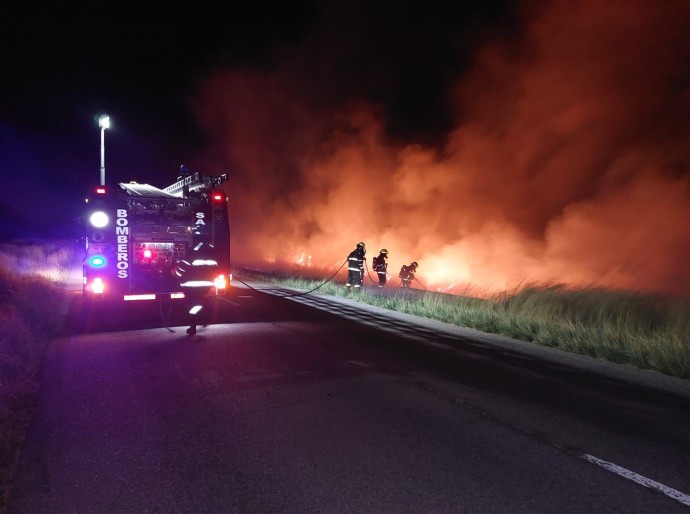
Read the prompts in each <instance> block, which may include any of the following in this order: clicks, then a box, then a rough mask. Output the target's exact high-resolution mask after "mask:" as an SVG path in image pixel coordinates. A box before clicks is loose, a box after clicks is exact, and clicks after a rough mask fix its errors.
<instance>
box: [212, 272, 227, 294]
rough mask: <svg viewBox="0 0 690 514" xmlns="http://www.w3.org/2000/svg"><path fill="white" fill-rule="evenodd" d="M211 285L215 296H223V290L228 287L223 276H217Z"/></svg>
mask: <svg viewBox="0 0 690 514" xmlns="http://www.w3.org/2000/svg"><path fill="white" fill-rule="evenodd" d="M213 283H214V285H215V286H216V294H225V289H226V288H227V287H228V281H227V279H226V277H225V275H218V276H217V277H216V278H215V279H214V280H213Z"/></svg>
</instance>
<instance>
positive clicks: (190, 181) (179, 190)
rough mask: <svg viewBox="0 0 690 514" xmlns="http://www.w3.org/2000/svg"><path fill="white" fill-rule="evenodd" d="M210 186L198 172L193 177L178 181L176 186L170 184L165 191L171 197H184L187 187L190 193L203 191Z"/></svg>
mask: <svg viewBox="0 0 690 514" xmlns="http://www.w3.org/2000/svg"><path fill="white" fill-rule="evenodd" d="M209 185H210V182H209V183H208V184H206V183H204V180H203V179H202V178H201V175H199V172H198V171H197V172H196V173H194V174H192V175H189V176H187V177H185V178H183V179H180V180H178V181H177V182H175V183H174V184H170V185H169V186H168V187H164V188H163V191H164V192H166V193H168V194H169V195H173V196H176V197H182V196H183V191H184V187H185V186H188V187H189V191H196V190H197V189H201V188H202V187H207V186H209Z"/></svg>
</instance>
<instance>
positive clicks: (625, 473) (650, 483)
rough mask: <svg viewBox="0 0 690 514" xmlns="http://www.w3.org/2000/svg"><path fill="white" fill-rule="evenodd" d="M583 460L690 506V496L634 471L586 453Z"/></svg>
mask: <svg viewBox="0 0 690 514" xmlns="http://www.w3.org/2000/svg"><path fill="white" fill-rule="evenodd" d="M580 457H582V458H583V459H585V460H586V461H589V462H592V463H594V464H596V465H597V466H601V467H602V468H604V469H606V470H608V471H611V472H612V473H615V474H617V475H620V476H622V477H623V478H627V479H628V480H632V481H633V482H637V483H638V484H640V485H643V486H645V487H647V488H649V489H656V490H657V491H659V492H660V493H664V494H665V495H666V496H668V497H670V498H673V499H674V500H676V501H679V502H680V503H682V504H683V505H687V506H690V496H689V495H687V494H685V493H681V492H680V491H676V490H675V489H672V488H671V487H667V486H665V485H664V484H660V483H659V482H655V481H654V480H652V479H650V478H647V477H643V476H642V475H638V474H637V473H635V472H634V471H630V470H629V469H625V468H623V467H621V466H618V465H616V464H613V463H612V462H606V461H605V460H601V459H598V458H596V457H595V456H593V455H589V454H587V453H585V454H583V455H580Z"/></svg>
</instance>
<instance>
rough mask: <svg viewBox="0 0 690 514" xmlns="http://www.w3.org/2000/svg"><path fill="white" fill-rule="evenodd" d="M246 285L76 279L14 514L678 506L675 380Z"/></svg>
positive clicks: (47, 372)
mask: <svg viewBox="0 0 690 514" xmlns="http://www.w3.org/2000/svg"><path fill="white" fill-rule="evenodd" d="M249 285H251V286H252V287H255V288H263V289H264V291H263V292H261V291H256V290H254V289H248V288H246V287H245V286H243V285H242V284H239V283H236V286H241V287H234V288H233V289H232V291H231V294H229V295H228V296H227V297H226V298H224V299H222V300H220V301H218V302H216V304H215V306H214V309H212V311H210V312H209V313H208V318H207V322H208V324H207V325H206V326H202V327H200V329H199V332H198V334H197V335H196V336H188V335H187V334H186V333H185V328H186V327H185V326H183V325H182V323H183V320H182V318H180V317H179V316H178V314H177V313H176V312H175V311H172V312H170V313H169V312H168V311H167V308H165V306H164V307H163V308H161V307H159V306H155V305H154V306H148V307H145V306H135V307H132V306H130V307H129V309H127V310H123V309H122V308H118V309H104V310H100V311H88V310H84V309H83V308H82V306H81V304H80V301H79V298H78V296H74V298H73V302H72V304H71V307H70V312H69V316H68V322H67V324H66V326H65V334H64V336H63V337H61V338H59V339H57V340H56V341H54V343H53V344H52V345H51V347H50V349H49V351H48V353H47V355H46V359H45V363H44V371H43V377H42V386H41V403H40V407H39V411H38V413H37V418H36V420H35V423H34V424H33V426H32V427H31V429H30V432H29V434H28V438H27V441H26V445H25V448H24V451H23V454H22V459H21V462H20V467H19V473H18V477H17V482H16V489H15V492H14V495H13V498H12V500H11V503H10V512H12V513H43V512H45V513H48V512H50V513H67V512H70V513H72V512H78V513H81V512H89V513H92V512H99V513H100V512H113V513H120V512H122V513H134V512H137V513H138V512H142V513H143V512H161V513H177V512H180V513H187V512H189V513H215V512H218V513H235V512H237V513H268V512H279V513H293V512H294V513H311V512H314V513H321V512H328V513H346V512H347V513H349V512H353V513H355V512H356V513H359V512H367V513H368V512H377V513H379V512H395V513H397V512H410V513H417V512H419V513H437V512H438V513H441V512H481V513H492V512H496V513H498V512H500V513H504V512H511V513H515V512H530V513H540V512H561V513H562V512H626V513H635V512H645V513H649V512H664V513H667V512H669V513H670V512H688V508H689V507H690V496H688V494H690V473H688V471H687V470H688V469H690V408H689V407H690V387H688V384H687V381H680V380H670V379H668V380H667V379H665V378H664V377H660V376H658V375H656V374H650V373H648V372H638V371H635V370H631V369H629V368H624V367H621V366H615V365H609V364H606V363H602V362H599V361H592V360H589V359H584V358H579V357H572V356H568V355H565V354H563V353H562V352H558V351H555V350H550V349H541V348H535V347H534V346H532V345H528V344H525V343H518V342H516V341H511V340H506V339H503V338H496V337H493V336H487V335H484V334H480V333H476V332H473V331H469V330H461V329H454V328H451V327H448V326H443V325H442V324H435V323H431V322H427V321H423V320H417V319H416V318H412V317H409V316H404V315H399V314H393V313H389V312H387V311H383V310H382V309H376V308H372V307H365V306H363V305H361V304H359V303H356V302H354V301H342V300H339V301H336V300H334V299H332V298H327V297H320V296H315V295H306V296H300V295H296V294H295V293H293V292H290V291H288V290H284V289H283V290H279V289H276V288H275V287H273V286H268V285H265V284H264V285H261V284H256V283H249ZM283 296H288V298H283ZM602 461H604V462H602ZM606 463H610V464H606Z"/></svg>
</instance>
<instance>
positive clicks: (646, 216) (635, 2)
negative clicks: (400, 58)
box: [196, 0, 690, 296]
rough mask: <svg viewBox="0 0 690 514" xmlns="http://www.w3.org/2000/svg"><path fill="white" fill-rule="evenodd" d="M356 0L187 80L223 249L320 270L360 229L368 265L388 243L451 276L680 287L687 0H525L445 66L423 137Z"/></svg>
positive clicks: (487, 284) (466, 282)
mask: <svg viewBox="0 0 690 514" xmlns="http://www.w3.org/2000/svg"><path fill="white" fill-rule="evenodd" d="M354 14H356V13H348V14H347V15H345V14H343V13H339V12H337V10H334V9H333V8H332V9H331V10H329V11H328V12H326V13H324V14H323V16H322V19H321V22H320V24H319V25H318V27H317V28H316V30H315V31H314V32H313V33H312V34H311V35H310V36H309V38H307V39H306V40H304V41H302V42H301V43H300V44H296V45H295V46H293V47H291V48H289V49H282V52H281V53H280V54H279V55H278V56H277V57H276V63H275V66H274V67H273V68H271V69H270V70H269V71H266V70H262V71H251V72H248V71H246V70H244V71H238V70H232V69H227V70H219V71H217V72H215V73H214V74H213V75H211V76H209V77H207V80H206V82H205V83H204V85H203V88H202V90H201V91H200V94H199V96H198V99H197V103H196V110H197V114H198V117H199V120H200V121H201V123H202V125H203V126H204V128H205V130H206V131H207V133H208V134H211V135H212V137H213V141H212V144H211V145H210V146H209V148H208V149H207V150H208V152H207V154H206V155H207V158H206V161H207V165H208V166H209V167H213V168H214V169H217V168H218V167H219V166H222V167H224V168H227V170H228V171H229V174H230V177H231V179H230V181H229V182H228V183H227V190H228V194H229V198H230V205H231V206H230V213H231V216H232V223H233V238H232V241H233V247H232V257H233V261H234V262H236V263H238V264H250V265H255V266H265V265H266V264H267V263H268V264H275V265H277V264H278V263H284V264H292V265H295V266H312V267H314V268H318V269H321V270H324V271H331V270H333V271H334V270H335V269H337V268H338V267H339V266H340V265H341V264H342V263H343V262H344V260H345V258H346V256H347V254H348V253H349V252H350V251H351V250H352V249H353V248H354V246H355V244H356V243H357V242H358V241H364V242H366V244H367V251H368V254H367V257H368V258H369V264H370V263H371V260H370V258H371V257H373V256H374V255H376V254H378V251H379V250H380V249H381V248H386V249H388V251H389V255H390V258H389V263H390V264H389V273H390V272H392V274H393V275H394V276H395V275H397V270H398V269H399V268H400V266H401V265H402V264H409V263H410V262H411V261H413V260H414V261H417V262H419V265H420V266H419V270H418V274H417V275H418V278H419V279H420V281H421V282H422V283H423V284H424V285H426V286H427V287H429V288H438V289H441V290H446V291H451V292H462V291H465V290H466V289H467V288H469V290H470V291H473V292H475V293H477V292H484V293H490V292H493V291H496V290H502V289H506V288H512V287H515V286H517V285H519V284H521V283H526V282H535V281H537V282H555V283H565V284H570V285H575V286H580V285H597V286H603V287H614V288H624V289H633V290H640V291H652V292H662V293H672V294H680V295H684V296H690V271H689V270H690V267H688V264H687V263H688V260H689V258H690V169H689V167H688V162H689V160H688V158H689V157H690V155H689V154H690V144H689V141H690V139H689V137H688V136H689V135H690V130H689V123H690V117H689V113H690V71H689V68H688V63H690V39H688V37H687V34H688V33H690V5H689V4H688V3H687V2H686V1H684V0H678V1H675V0H668V1H663V2H648V1H647V0H613V1H610V2H600V1H598V0H581V1H573V0H557V1H550V2H543V3H541V2H537V3H534V2H530V3H525V4H524V5H523V6H522V9H521V10H520V12H519V16H518V19H517V22H516V23H517V26H515V27H513V30H510V31H503V32H502V34H501V33H498V32H496V30H493V31H491V30H489V29H487V30H485V31H483V32H481V33H482V34H484V36H485V37H484V38H483V39H481V38H478V39H476V41H478V43H477V45H476V47H475V48H473V49H472V51H473V55H472V56H471V57H472V59H471V65H469V66H466V67H464V68H463V67H462V66H459V67H458V68H457V70H456V73H455V76H454V79H453V81H452V84H453V86H452V87H450V88H448V89H447V93H448V94H447V95H446V96H445V97H444V100H445V104H444V105H445V106H446V112H447V114H448V119H451V120H453V123H452V128H451V129H449V130H446V131H445V132H444V133H443V134H440V135H439V134H436V136H437V141H436V142H435V144H433V145H430V144H429V142H428V137H427V138H424V137H421V135H420V137H419V138H418V139H415V137H414V136H409V134H410V133H411V132H409V131H408V132H407V134H408V136H407V137H406V138H403V139H404V141H401V138H400V137H392V136H391V133H392V132H393V130H392V128H391V127H392V126H391V120H392V119H395V114H394V112H393V109H392V107H391V104H390V102H387V101H386V94H387V92H390V93H391V94H393V93H392V92H393V91H394V88H395V87H396V81H399V80H404V78H405V77H403V76H401V75H400V74H399V73H398V72H397V71H396V68H395V66H394V64H392V63H391V62H390V59H389V58H390V54H386V53H385V52H381V53H377V51H376V50H375V46H371V41H372V40H376V39H375V37H374V36H375V34H376V30H377V28H376V26H375V24H367V23H366V22H365V21H359V22H358V21H354V20H361V19H365V20H366V18H365V17H361V16H359V17H358V16H355V15H354ZM353 24H357V25H356V26H353ZM353 29H356V30H353ZM422 42H423V41H422ZM413 43H414V38H412V42H408V43H406V44H407V45H413ZM458 51H459V50H458ZM433 58H434V56H433V55H429V56H428V59H429V60H433ZM468 62H469V61H468ZM363 83H364V84H366V85H367V86H366V87H364V86H362V84H363ZM401 84H403V85H404V83H401ZM431 86H432V84H429V87H431ZM393 285H396V282H395V281H393Z"/></svg>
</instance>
